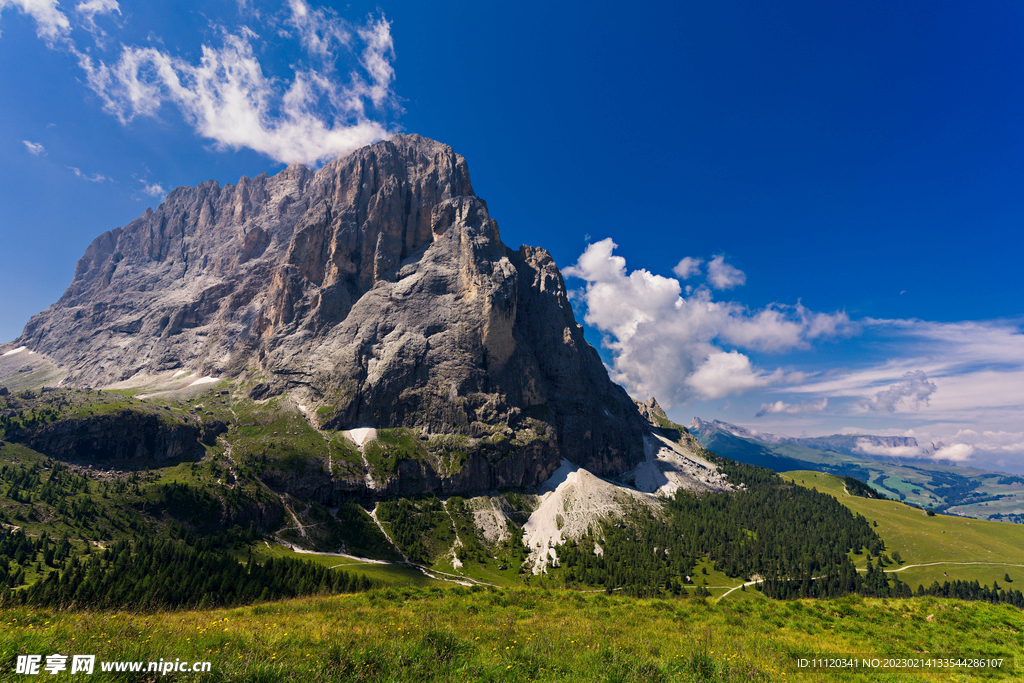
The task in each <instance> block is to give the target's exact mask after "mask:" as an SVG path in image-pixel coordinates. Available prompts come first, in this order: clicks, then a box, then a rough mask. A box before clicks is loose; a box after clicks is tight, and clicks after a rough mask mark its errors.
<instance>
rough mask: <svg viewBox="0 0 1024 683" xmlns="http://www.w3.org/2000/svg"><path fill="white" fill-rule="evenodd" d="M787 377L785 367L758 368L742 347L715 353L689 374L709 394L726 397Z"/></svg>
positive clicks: (701, 391)
mask: <svg viewBox="0 0 1024 683" xmlns="http://www.w3.org/2000/svg"><path fill="white" fill-rule="evenodd" d="M782 378H783V374H782V371H781V370H776V371H775V372H774V373H772V374H770V375H769V374H768V373H766V372H764V371H763V370H755V369H754V368H753V367H752V366H751V365H750V359H749V358H747V357H746V356H745V355H743V354H742V353H740V352H738V351H729V352H728V353H726V352H718V353H712V354H711V355H710V356H708V358H707V360H705V361H704V362H703V363H702V364H701V365H700V367H698V368H697V369H696V370H694V372H693V374H692V375H690V376H689V377H687V378H686V384H688V385H689V386H691V387H693V388H694V389H695V390H696V391H697V393H699V394H700V395H701V396H704V397H705V398H723V397H724V396H728V395H729V394H742V393H743V392H746V391H750V390H751V389H760V388H762V387H766V386H768V385H769V384H772V383H774V382H778V381H780V380H781V379H782Z"/></svg>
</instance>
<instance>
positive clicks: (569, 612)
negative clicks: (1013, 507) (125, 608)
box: [0, 586, 1024, 683]
mask: <svg viewBox="0 0 1024 683" xmlns="http://www.w3.org/2000/svg"><path fill="white" fill-rule="evenodd" d="M0 624H2V625H3V629H2V630H0V662H4V664H2V665H0V666H2V667H3V671H2V672H0V680H21V679H22V678H23V677H21V676H15V675H14V674H13V673H12V672H11V668H10V667H11V666H12V665H13V661H14V657H15V655H16V654H19V653H39V654H43V655H47V654H50V653H53V652H61V653H68V654H86V653H88V654H95V655H97V659H98V660H100V661H104V660H105V661H109V660H137V661H157V660H159V659H161V658H163V659H169V660H172V661H173V660H174V659H177V658H180V659H182V660H188V661H210V662H211V663H212V671H211V673H209V674H203V675H201V676H194V677H192V676H188V675H179V676H177V677H176V679H177V680H202V681H268V682H270V681H295V680H301V681H311V682H318V681H332V682H334V681H417V682H419V681H495V682H498V681H508V682H512V681H638V682H639V681H644V682H648V681H650V682H658V681H681V682H686V683H696V682H697V681H703V682H711V681H760V682H768V681H770V682H781V681H822V680H829V681H832V680H834V681H883V682H896V681H902V682H914V681H971V680H1013V674H1011V673H1009V672H1002V673H994V674H993V673H990V672H981V671H974V670H961V671H960V672H956V673H950V672H941V671H936V670H931V671H927V670H926V671H918V672H885V671H865V670H833V671H832V672H830V673H829V674H822V673H819V672H816V671H808V670H801V669H799V668H798V667H797V665H796V662H797V658H798V657H816V658H821V657H828V656H844V655H851V654H856V655H858V656H859V657H871V656H874V657H880V658H881V657H887V656H891V657H907V656H910V657H915V656H921V655H927V656H933V657H935V656H942V655H950V654H953V655H972V656H977V655H992V656H1002V657H1009V658H1014V657H1016V658H1020V656H1021V654H1022V649H1024V647H1022V642H1021V632H1022V631H1024V615H1022V613H1021V612H1020V611H1019V610H1017V609H1014V608H1012V607H1009V606H1005V605H1003V606H992V605H987V604H979V603H962V602H957V601H944V600H938V599H932V598H925V599H919V600H867V599H862V598H857V597H847V598H843V599H840V600H832V601H817V602H816V601H793V602H788V603H783V602H775V601H770V600H757V599H754V598H753V597H750V598H747V599H741V600H737V601H735V602H733V601H729V602H724V603H721V604H717V605H716V604H713V603H711V602H707V601H703V600H695V599H688V600H674V601H671V600H635V599H630V598H626V597H624V596H619V595H611V596H606V595H603V594H585V593H572V592H567V591H544V590H536V589H522V588H520V589H512V590H492V589H479V588H478V589H473V590H468V589H463V588H450V589H436V588H430V589H425V588H416V587H411V586H410V587H406V588H388V589H383V590H376V591H371V592H369V593H365V594H359V595H345V596H336V597H328V598H306V599H298V600H290V601H284V602H278V603H270V604H262V605H255V606H250V607H244V608H235V609H221V610H203V611H179V612H167V613H143V614H130V613H90V612H51V611H45V610H28V609H5V610H0ZM1021 661H1024V660H1021ZM97 668H98V667H97ZM90 680H113V677H112V676H111V675H109V674H107V675H104V674H102V673H99V672H98V671H97V673H96V674H94V675H93V676H92V677H90ZM123 680H156V679H155V678H152V677H145V676H138V675H136V676H135V677H134V678H129V677H124V678H123Z"/></svg>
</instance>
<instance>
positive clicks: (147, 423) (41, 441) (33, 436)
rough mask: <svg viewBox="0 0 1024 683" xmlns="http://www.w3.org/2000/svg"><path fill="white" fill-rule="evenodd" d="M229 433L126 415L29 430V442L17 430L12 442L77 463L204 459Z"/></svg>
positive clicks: (145, 415)
mask: <svg viewBox="0 0 1024 683" xmlns="http://www.w3.org/2000/svg"><path fill="white" fill-rule="evenodd" d="M224 428H225V426H224V425H213V426H210V425H207V426H195V425H188V424H181V423H178V422H173V421H162V420H160V419H159V418H158V417H157V416H156V415H153V414H149V413H137V412H133V411H130V410H123V411H121V412H118V413H112V414H109V415H96V416H91V417H85V418H79V419H75V420H62V421H60V422H56V423H54V424H51V425H46V426H44V427H40V428H38V429H35V430H24V431H25V432H26V433H25V434H24V437H25V438H24V439H22V438H21V437H22V436H23V435H22V434H21V433H20V432H19V431H17V430H15V431H14V432H12V433H11V434H10V435H9V438H11V439H12V440H24V442H25V443H26V444H27V445H28V446H30V447H31V448H33V449H35V450H37V451H39V452H41V453H46V454H47V455H52V456H55V457H58V458H68V459H73V460H82V461H96V462H106V461H111V460H115V461H116V460H135V459H152V460H156V461H173V460H182V459H195V460H198V459H199V458H201V457H202V455H203V447H202V443H207V444H212V443H214V441H215V440H216V438H217V434H219V433H220V432H222V431H223V430H224Z"/></svg>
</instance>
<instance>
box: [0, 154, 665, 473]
mask: <svg viewBox="0 0 1024 683" xmlns="http://www.w3.org/2000/svg"><path fill="white" fill-rule="evenodd" d="M15 347H17V348H18V349H20V348H22V347H24V348H26V349H29V350H30V352H31V353H35V354H38V355H39V356H40V357H42V358H44V359H47V360H48V361H50V362H51V363H52V364H54V365H55V366H57V368H59V369H60V370H61V371H62V372H63V373H64V374H65V378H64V380H63V385H64V386H92V387H101V386H106V387H110V386H113V387H141V386H146V385H147V383H149V384H152V383H154V382H158V381H161V380H162V379H165V378H167V377H169V376H172V375H178V374H184V373H185V372H191V373H193V375H194V376H203V377H211V378H229V379H232V381H233V382H234V384H233V386H234V387H235V390H236V391H237V390H244V391H245V392H246V394H247V396H248V397H249V398H250V399H251V400H253V401H260V400H264V399H266V398H268V397H273V396H280V395H286V396H287V397H288V398H289V399H290V400H291V401H292V402H293V403H294V404H295V405H299V406H302V410H303V411H305V412H306V415H307V417H308V419H309V420H310V421H311V422H312V423H313V426H314V427H315V428H317V429H319V430H330V431H340V430H350V429H354V428H378V429H380V428H400V427H401V428H409V429H412V430H415V431H416V432H417V433H419V434H420V435H421V437H422V438H424V439H427V438H429V437H430V436H431V435H439V434H442V435H443V434H448V435H451V434H455V435H461V436H464V437H465V438H466V439H467V440H468V441H466V443H467V444H468V445H467V446H465V447H464V450H466V451H468V453H466V454H465V457H464V458H463V459H462V460H461V461H460V466H461V467H462V469H463V470H464V471H465V472H472V473H473V474H472V476H464V477H459V476H454V475H453V473H452V472H450V471H449V472H440V471H438V468H437V463H434V464H430V462H429V460H430V459H429V458H426V459H425V460H424V462H426V463H427V464H426V465H418V466H417V467H419V468H420V471H419V474H418V475H417V476H418V477H420V478H421V479H423V478H424V477H425V479H426V480H428V481H434V480H436V481H437V482H440V481H441V480H442V479H444V480H445V481H448V482H449V488H450V489H451V490H452V491H456V490H468V489H479V488H488V487H494V486H498V485H504V486H520V485H532V484H537V483H540V482H542V481H544V480H545V479H546V478H547V477H548V476H550V474H551V473H552V472H553V471H554V470H555V469H556V468H557V467H558V466H559V463H560V461H561V459H562V458H567V459H569V460H570V461H572V462H573V463H575V464H576V465H578V466H581V467H585V468H586V469H588V470H589V471H591V472H593V473H595V474H598V475H606V474H618V473H621V472H624V471H627V470H629V469H631V468H633V467H635V466H636V465H637V464H639V463H640V462H642V461H643V459H644V446H643V444H644V437H645V435H647V434H648V433H649V428H648V426H647V424H646V422H645V420H644V419H643V417H641V416H640V415H639V413H638V412H637V409H636V407H635V406H634V404H633V402H632V401H631V399H630V398H629V397H628V396H627V395H626V393H625V391H623V390H622V389H621V388H620V387H619V386H617V385H615V384H614V383H612V382H611V381H610V380H609V378H608V375H607V372H606V371H605V369H604V366H603V365H602V363H601V360H600V358H599V356H598V354H597V353H596V351H595V350H594V349H593V348H592V347H591V346H590V345H589V344H588V343H587V342H586V341H585V339H584V337H583V329H582V327H581V326H580V325H579V324H577V322H576V320H575V318H574V315H573V312H572V308H571V306H570V304H569V301H568V298H567V294H566V289H565V284H564V282H563V280H562V277H561V275H560V273H559V271H558V268H557V267H556V265H555V263H554V261H553V260H552V258H551V256H550V254H548V253H547V252H546V251H545V250H543V249H539V248H534V247H528V246H523V247H520V248H519V249H518V250H513V249H510V248H508V247H506V246H505V245H504V244H503V243H502V241H501V238H500V235H499V232H498V225H497V223H496V222H495V221H494V220H493V219H492V218H491V217H490V214H489V212H488V207H487V204H486V202H484V201H483V200H482V199H480V198H478V197H477V196H476V195H475V193H474V191H473V187H472V184H471V182H470V177H469V170H468V167H467V164H466V161H465V159H463V157H461V156H459V155H458V154H455V152H454V151H453V150H452V149H451V148H450V147H448V146H447V145H443V144H441V143H438V142H435V141H432V140H428V139H425V138H422V137H420V136H416V135H398V136H395V137H393V138H391V139H389V140H386V141H383V142H380V143H377V144H375V145H372V146H369V147H366V148H363V149H361V150H358V151H357V152H355V153H353V154H351V155H349V156H347V157H344V158H339V159H337V160H335V161H333V162H330V163H328V164H326V165H325V166H324V167H323V168H321V169H320V170H318V171H312V170H310V169H308V168H305V167H303V166H292V167H289V168H287V169H286V170H284V171H282V172H281V173H279V174H277V175H275V176H273V177H268V176H267V175H266V174H264V175H260V176H257V177H256V178H247V177H243V178H242V179H241V180H240V181H239V182H238V183H237V184H235V185H230V184H229V185H225V186H223V187H222V186H221V185H220V184H218V183H217V182H215V181H209V182H206V183H203V184H201V185H199V186H198V187H181V188H178V189H176V190H174V191H172V192H171V193H170V194H169V195H168V196H167V199H166V201H165V202H164V203H163V204H161V205H160V206H159V207H158V208H157V209H156V210H155V211H152V210H147V211H146V213H145V214H144V215H142V216H141V217H140V218H138V219H136V220H134V221H132V222H131V223H129V224H128V225H126V226H124V227H121V228H117V229H115V230H112V231H110V232H107V233H104V234H103V235H100V236H99V237H98V238H96V240H95V241H94V242H93V243H92V244H91V245H90V246H89V248H88V249H87V250H86V252H85V254H84V255H83V257H82V258H81V260H80V261H79V262H78V265H77V267H76V269H75V275H74V279H73V281H72V283H71V285H70V286H69V287H68V289H67V291H66V292H65V293H64V295H63V296H62V297H61V298H60V300H59V301H58V302H57V303H55V304H54V305H52V306H51V307H50V308H48V309H47V310H45V311H43V312H42V313H40V314H38V315H36V316H34V317H33V318H32V319H31V320H30V321H29V323H28V324H27V326H26V327H25V330H24V333H23V334H22V335H21V337H20V338H19V339H18V340H16V341H15V342H14V343H13V344H11V345H9V347H5V348H3V349H0V351H8V348H9V349H10V350H15ZM275 433H276V432H275ZM481 444H482V445H481ZM483 445H486V448H483ZM476 446H480V447H479V448H477V447H476ZM523 454H526V456H525V458H524V456H523ZM510 457H512V460H514V461H515V462H511V461H509V458H510ZM424 467H426V469H427V470H430V469H431V468H433V469H434V471H433V472H430V471H426V472H424V471H422V470H423V468H424ZM449 492H451V491H449Z"/></svg>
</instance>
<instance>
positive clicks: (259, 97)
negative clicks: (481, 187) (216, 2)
mask: <svg viewBox="0 0 1024 683" xmlns="http://www.w3.org/2000/svg"><path fill="white" fill-rule="evenodd" d="M7 8H16V9H19V10H20V11H21V12H23V13H25V14H28V15H30V16H31V17H32V18H33V19H35V22H36V30H37V34H38V35H39V36H40V37H41V38H43V39H44V40H45V41H46V42H47V44H48V45H49V46H50V47H58V46H59V47H61V48H63V49H66V50H68V51H69V52H71V53H72V54H73V55H74V56H75V57H76V58H77V60H78V64H79V66H80V67H81V68H82V70H83V71H84V72H85V77H86V79H85V80H86V83H87V84H88V86H89V87H90V88H91V89H92V90H93V91H94V92H95V93H96V94H97V95H98V96H99V98H100V100H101V101H102V103H103V107H104V109H105V110H106V111H108V112H109V113H111V114H113V115H114V116H116V117H117V118H118V120H120V121H121V123H122V124H125V125H127V124H129V123H130V122H131V121H132V120H133V119H135V118H136V117H140V116H141V117H154V116H157V115H158V113H159V112H160V111H161V109H162V107H163V106H164V105H165V104H166V105H171V106H174V107H176V108H177V109H178V110H179V111H180V112H181V114H182V116H183V117H184V118H185V120H186V121H187V122H188V123H189V124H190V125H191V126H192V127H193V128H194V129H195V131H196V132H197V133H198V134H199V135H201V136H203V137H206V138H209V139H211V140H213V141H214V145H215V147H216V148H218V149H241V148H249V149H253V150H255V151H257V152H260V153H262V154H266V155H267V156H269V157H271V158H273V159H275V160H277V161H280V162H284V163H305V164H309V165H316V164H318V163H320V162H323V161H325V160H328V159H331V158H334V157H337V156H342V155H345V154H348V153H350V152H352V151H354V150H355V149H358V148H359V147H362V146H365V145H368V144H372V143H373V142H376V141H378V140H381V139H383V138H385V137H387V136H388V135H390V134H391V131H390V130H389V129H388V127H387V126H386V125H385V124H383V123H381V122H380V120H382V119H386V117H387V116H389V115H390V114H393V113H398V112H400V111H401V107H400V105H399V103H398V98H397V96H396V95H395V93H394V90H393V85H394V80H395V71H394V67H393V66H392V62H393V60H394V59H395V51H394V41H393V40H392V37H391V24H390V22H388V21H387V20H386V19H385V18H384V17H383V16H381V17H380V18H374V17H369V18H368V19H367V20H366V22H365V23H363V24H361V25H356V24H350V23H349V22H346V21H344V20H342V19H340V18H339V17H338V16H337V15H336V14H335V13H334V12H333V11H330V10H324V9H317V8H312V7H311V6H310V5H309V4H308V3H307V2H306V1H305V0H289V2H288V10H289V14H288V17H287V18H286V19H285V20H284V22H285V23H284V24H283V25H284V26H285V27H287V28H289V29H291V30H292V31H293V32H294V35H295V36H296V39H297V41H298V42H299V44H300V45H301V47H302V50H303V54H304V55H306V56H307V57H309V58H310V59H311V60H312V62H313V63H314V66H309V65H308V64H306V63H305V62H304V61H303V60H302V59H299V60H297V61H296V62H295V63H294V64H292V65H291V69H292V75H291V77H290V78H282V77H279V76H268V75H267V74H265V73H264V70H263V68H262V65H261V63H260V60H259V58H258V56H257V55H258V54H259V52H260V50H259V49H254V47H253V43H254V42H255V41H256V40H257V39H258V38H259V36H258V35H257V34H256V33H255V32H253V31H252V30H251V29H249V28H247V27H245V26H242V27H240V28H239V29H238V30H236V31H234V32H232V31H228V30H224V29H221V35H222V40H221V44H220V45H203V46H202V51H201V53H202V54H201V57H200V58H199V60H198V63H196V62H195V61H193V60H189V59H186V58H182V57H179V56H176V55H174V54H171V53H170V52H168V51H164V50H162V49H157V48H154V47H138V46H125V45H122V47H121V51H120V54H119V55H118V56H117V58H116V60H115V61H113V62H110V63H107V62H106V61H104V60H103V59H99V58H97V57H96V56H95V55H94V54H91V53H90V52H89V51H88V49H82V48H80V47H79V46H78V45H76V44H75V42H74V40H73V38H72V37H71V28H72V26H71V23H70V22H69V20H68V17H67V16H66V15H65V14H64V13H63V12H62V11H61V10H60V8H59V4H58V2H57V0H0V12H2V11H3V10H5V9H7ZM240 9H244V6H243V5H240ZM75 10H76V15H77V16H78V17H79V19H80V24H79V26H80V27H82V28H85V29H86V30H88V31H89V32H90V33H92V35H93V37H94V38H95V39H96V42H97V44H98V45H100V47H103V43H104V42H105V38H106V34H105V33H104V32H103V31H102V30H101V29H99V28H98V27H97V25H96V18H97V17H98V16H100V15H113V14H120V13H121V8H120V5H119V4H118V3H117V2H116V0H84V1H82V2H79V3H78V4H77V5H76V6H75ZM247 16H248V17H249V19H250V20H259V18H260V17H259V13H258V12H255V11H247ZM278 26H279V27H280V26H281V24H278ZM282 33H283V35H284V37H288V36H289V34H288V33H287V31H283V32H282ZM157 38H158V37H157ZM156 42H162V41H159V40H156ZM257 47H259V48H261V47H262V43H261V44H260V45H258V46H257ZM339 59H346V60H347V61H348V62H350V63H351V64H352V65H354V66H355V68H352V69H349V70H348V73H347V74H346V77H345V78H344V79H339V78H338V76H337V72H338V70H339V69H338V60H339ZM371 112H372V114H371Z"/></svg>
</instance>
